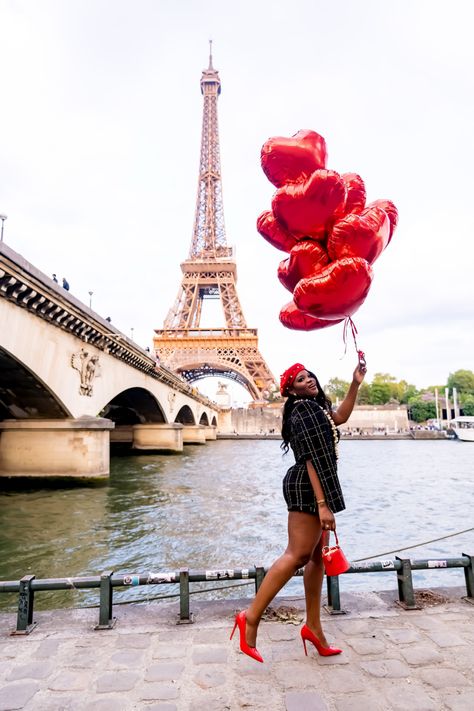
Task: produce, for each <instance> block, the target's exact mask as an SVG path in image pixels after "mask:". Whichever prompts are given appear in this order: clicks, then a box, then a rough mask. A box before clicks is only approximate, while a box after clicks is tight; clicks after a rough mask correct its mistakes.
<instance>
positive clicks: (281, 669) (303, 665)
mask: <svg viewBox="0 0 474 711" xmlns="http://www.w3.org/2000/svg"><path fill="white" fill-rule="evenodd" d="M261 666H263V665H261ZM274 674H275V677H276V678H277V680H278V681H279V682H280V684H281V685H282V686H283V687H284V688H285V689H291V688H293V687H296V688H298V689H301V688H302V687H303V688H304V687H311V686H316V687H317V686H320V685H321V682H322V676H321V672H320V671H319V670H318V668H317V667H315V665H314V664H310V663H308V662H307V661H302V662H293V664H279V665H277V666H275V669H274Z"/></svg>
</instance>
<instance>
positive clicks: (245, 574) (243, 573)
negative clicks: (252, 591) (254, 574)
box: [242, 568, 249, 578]
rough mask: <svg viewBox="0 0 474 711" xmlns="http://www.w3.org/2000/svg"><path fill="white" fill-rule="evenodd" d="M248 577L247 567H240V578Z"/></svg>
mask: <svg viewBox="0 0 474 711" xmlns="http://www.w3.org/2000/svg"><path fill="white" fill-rule="evenodd" d="M248 577H249V569H248V568H242V578H248Z"/></svg>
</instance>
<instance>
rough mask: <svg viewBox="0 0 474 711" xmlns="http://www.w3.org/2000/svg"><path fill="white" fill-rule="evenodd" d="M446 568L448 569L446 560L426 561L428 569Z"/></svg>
mask: <svg viewBox="0 0 474 711" xmlns="http://www.w3.org/2000/svg"><path fill="white" fill-rule="evenodd" d="M447 567H448V561H447V560H429V561H428V568H447Z"/></svg>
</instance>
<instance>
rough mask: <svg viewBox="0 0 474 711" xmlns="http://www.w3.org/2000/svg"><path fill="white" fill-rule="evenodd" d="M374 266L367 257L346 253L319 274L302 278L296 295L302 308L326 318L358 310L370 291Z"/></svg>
mask: <svg viewBox="0 0 474 711" xmlns="http://www.w3.org/2000/svg"><path fill="white" fill-rule="evenodd" d="M371 282H372V269H371V267H370V265H369V263H368V262H367V261H366V260H365V259H361V258H360V257H346V258H345V259H338V260H337V261H336V262H331V264H329V265H328V266H327V267H325V268H324V269H323V270H322V271H321V272H320V273H319V274H317V275H316V276H314V277H310V278H309V279H301V281H300V282H299V283H298V285H297V286H296V288H295V291H294V294H293V297H294V301H295V304H296V306H297V307H298V308H299V309H300V311H304V313H306V314H309V315H310V316H316V318H323V319H329V320H333V319H342V318H346V317H347V316H352V314H353V313H354V312H355V311H357V309H358V308H359V306H360V305H361V304H363V303H364V300H365V298H366V296H367V294H368V293H369V289H370V284H371Z"/></svg>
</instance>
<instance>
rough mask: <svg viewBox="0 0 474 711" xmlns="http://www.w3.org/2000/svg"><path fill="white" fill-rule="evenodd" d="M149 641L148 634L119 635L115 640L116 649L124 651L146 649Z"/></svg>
mask: <svg viewBox="0 0 474 711" xmlns="http://www.w3.org/2000/svg"><path fill="white" fill-rule="evenodd" d="M150 643H151V639H150V635H149V634H133V633H132V634H120V635H119V636H118V639H117V642H116V644H117V647H125V649H147V648H148V647H149V646H150Z"/></svg>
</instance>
